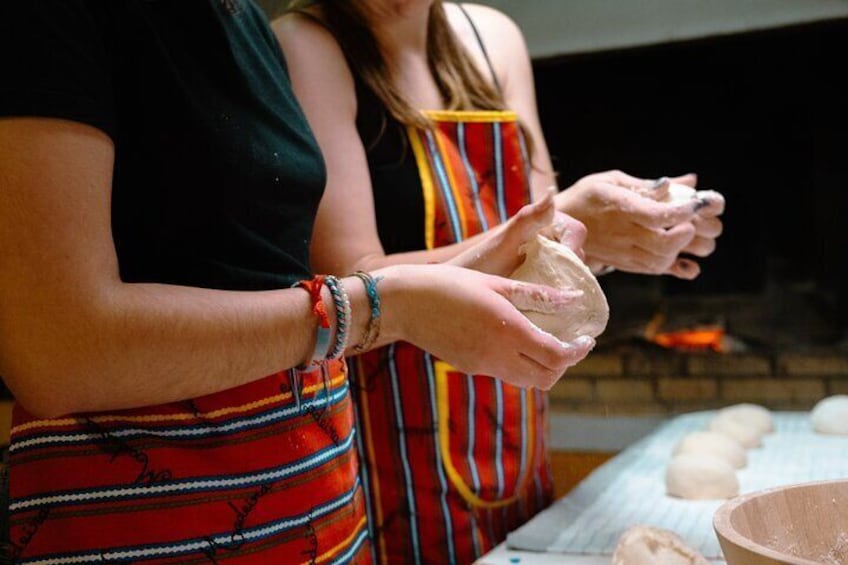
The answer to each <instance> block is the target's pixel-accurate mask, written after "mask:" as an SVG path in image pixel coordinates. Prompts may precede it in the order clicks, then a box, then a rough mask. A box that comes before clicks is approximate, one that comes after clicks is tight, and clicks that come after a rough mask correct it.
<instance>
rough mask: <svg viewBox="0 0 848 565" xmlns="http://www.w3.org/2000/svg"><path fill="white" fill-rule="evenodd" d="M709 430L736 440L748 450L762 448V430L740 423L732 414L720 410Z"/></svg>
mask: <svg viewBox="0 0 848 565" xmlns="http://www.w3.org/2000/svg"><path fill="white" fill-rule="evenodd" d="M707 429H708V430H710V431H711V432H718V433H720V434H723V435H726V436H727V437H730V438H733V439H735V440H736V441H738V442H739V443H740V444H742V447H744V448H746V449H748V448H751V447H759V446H760V438H761V437H762V433H761V432H760V430H758V429H757V428H755V427H752V426H750V425H748V424H745V423H744V422H740V421H739V419H738V418H737V417H736V416H734V415H733V414H732V413H728V412H722V411H720V410H719V412H718V413H717V414H716V415H715V416H713V417H712V419H711V420H710V421H709V423H708V424H707Z"/></svg>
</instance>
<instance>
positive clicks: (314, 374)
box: [10, 361, 371, 565]
mask: <svg viewBox="0 0 848 565" xmlns="http://www.w3.org/2000/svg"><path fill="white" fill-rule="evenodd" d="M293 384H294V385H295V386H292V385H293ZM352 424H353V411H352V407H351V400H350V391H349V385H348V380H347V374H346V368H345V364H344V362H341V361H335V362H330V363H326V364H323V365H320V366H318V365H315V366H313V369H312V370H311V371H309V372H296V371H294V370H290V371H284V372H281V373H278V374H275V375H271V376H269V377H266V378H264V379H261V380H258V381H255V382H252V383H249V384H246V385H243V386H240V387H237V388H235V389H231V390H227V391H223V392H221V393H217V394H213V395H209V396H206V397H202V398H198V399H195V400H192V401H186V402H176V403H172V404H167V405H161V406H155V407H151V408H145V409H137V410H125V411H120V412H116V413H110V414H103V413H98V414H92V415H85V416H73V417H68V418H58V419H52V420H37V419H34V418H32V417H31V416H29V415H27V414H26V413H25V412H24V411H23V410H22V409H21V408H20V407H17V408H16V409H15V414H14V422H13V428H12V443H11V447H10V489H11V501H10V512H11V541H12V547H11V551H12V556H13V558H14V560H15V562H19V563H44V564H52V565H62V564H65V563H68V564H70V563H74V564H77V563H103V562H107V563H137V562H144V563H169V564H171V563H218V562H226V563H351V562H354V563H368V562H370V559H371V554H370V551H369V549H368V547H369V543H370V542H369V540H368V528H367V525H366V514H365V507H364V494H363V490H362V488H361V486H360V479H359V478H358V461H357V455H356V449H355V442H356V441H357V440H356V434H355V429H354V427H353V425H352Z"/></svg>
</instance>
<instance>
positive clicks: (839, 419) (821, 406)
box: [810, 394, 848, 435]
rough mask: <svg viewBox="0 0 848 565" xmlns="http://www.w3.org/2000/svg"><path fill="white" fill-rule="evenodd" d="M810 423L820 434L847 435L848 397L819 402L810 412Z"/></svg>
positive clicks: (837, 397)
mask: <svg viewBox="0 0 848 565" xmlns="http://www.w3.org/2000/svg"><path fill="white" fill-rule="evenodd" d="M810 421H811V422H812V424H813V429H814V430H815V431H817V432H819V433H820V434H834V435H848V395H845V394H836V395H833V396H828V397H827V398H824V399H822V400H820V401H819V402H818V404H816V405H815V407H813V410H812V412H810Z"/></svg>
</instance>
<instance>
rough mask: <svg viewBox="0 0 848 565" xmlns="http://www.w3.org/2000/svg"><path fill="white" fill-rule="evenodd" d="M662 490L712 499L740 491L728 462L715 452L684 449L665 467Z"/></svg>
mask: <svg viewBox="0 0 848 565" xmlns="http://www.w3.org/2000/svg"><path fill="white" fill-rule="evenodd" d="M665 490H666V492H667V493H668V494H669V495H671V496H677V497H680V498H686V499H690V500H714V499H718V498H730V497H733V496H736V495H737V494H739V480H738V479H737V478H736V470H735V469H734V468H733V467H731V466H730V463H728V462H726V461H725V460H723V459H720V458H718V457H716V456H715V455H703V454H697V455H696V454H692V453H684V454H681V455H676V456H674V457H673V458H672V459H671V461H670V462H669V464H668V467H666V473H665Z"/></svg>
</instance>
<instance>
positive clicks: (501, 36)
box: [445, 2, 524, 49]
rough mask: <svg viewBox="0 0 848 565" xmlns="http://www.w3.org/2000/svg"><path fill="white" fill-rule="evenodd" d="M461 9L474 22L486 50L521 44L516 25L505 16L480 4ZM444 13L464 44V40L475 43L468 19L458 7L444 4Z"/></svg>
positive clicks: (465, 5) (520, 34) (463, 5)
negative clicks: (505, 44) (504, 44)
mask: <svg viewBox="0 0 848 565" xmlns="http://www.w3.org/2000/svg"><path fill="white" fill-rule="evenodd" d="M462 7H463V8H464V9H465V11H466V12H467V13H468V16H469V17H470V18H471V19H472V20H473V21H474V25H475V26H476V28H477V31H479V32H480V35H481V36H482V38H483V42H484V43H485V44H486V48H487V49H489V48H490V45H491V46H492V47H491V48H493V49H494V48H495V46H497V45H499V44H503V43H507V44H509V45H515V43H516V42H518V43H520V44H523V43H524V36H523V34H522V33H521V29H520V28H519V27H518V24H516V23H515V21H514V20H513V19H512V18H510V17H509V16H508V15H507V14H505V13H503V12H501V11H500V10H497V9H495V8H492V7H491V6H484V5H482V4H467V3H464V2H463V3H462ZM445 11H446V13H447V15H448V19H449V20H450V23H451V27H453V29H454V32H455V33H457V34H458V35H459V36H460V37H461V38H462V39H463V42H465V40H466V38H469V39H472V40H473V41H474V42H475V43H476V41H477V39H476V37H474V30H473V29H472V28H471V25H470V24H469V23H468V19H467V18H466V17H465V15H464V14H463V13H462V11H461V10H460V9H459V5H458V4H455V3H452V2H451V3H445Z"/></svg>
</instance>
